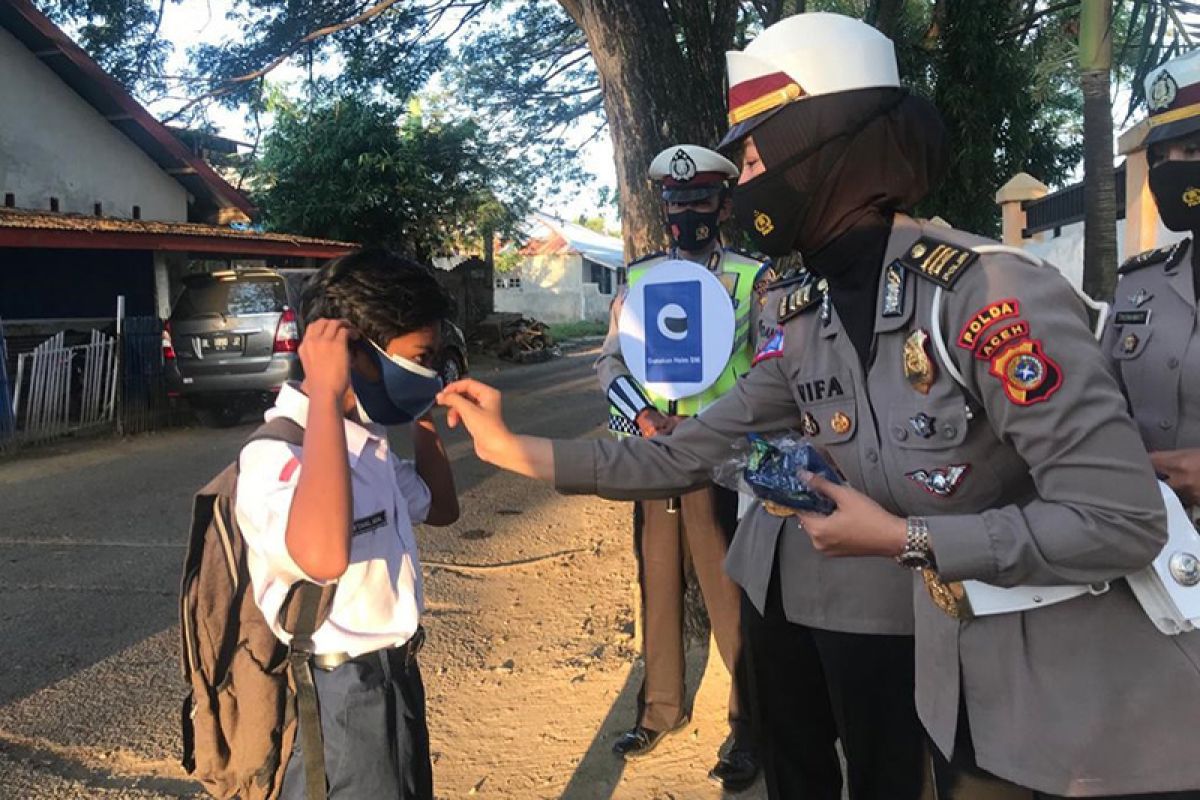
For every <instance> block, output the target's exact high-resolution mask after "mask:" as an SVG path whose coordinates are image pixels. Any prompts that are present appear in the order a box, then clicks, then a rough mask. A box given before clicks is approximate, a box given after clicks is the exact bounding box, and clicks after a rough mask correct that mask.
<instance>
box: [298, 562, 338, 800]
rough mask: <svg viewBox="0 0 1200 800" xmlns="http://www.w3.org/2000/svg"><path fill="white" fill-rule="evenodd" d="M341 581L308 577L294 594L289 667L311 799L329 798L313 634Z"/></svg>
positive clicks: (307, 792) (305, 792) (305, 773)
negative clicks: (329, 582)
mask: <svg viewBox="0 0 1200 800" xmlns="http://www.w3.org/2000/svg"><path fill="white" fill-rule="evenodd" d="M336 586H337V584H332V585H330V586H318V585H317V584H315V583H308V582H307V581H305V582H302V583H299V584H297V585H296V588H295V591H294V594H293V598H292V599H294V600H295V602H296V603H297V604H298V607H297V610H296V616H295V630H293V631H292V643H291V644H290V645H289V646H288V667H289V668H290V669H291V671H292V679H293V680H294V681H295V682H296V706H297V717H298V720H297V721H298V724H299V725H300V751H301V752H302V753H303V754H304V794H305V796H306V797H307V800H326V792H325V780H326V777H325V742H324V739H323V738H322V736H321V715H320V711H319V709H318V707H317V687H316V684H315V683H314V682H313V674H312V664H311V663H310V661H311V659H312V656H313V641H312V636H313V634H314V633H315V632H316V630H317V628H318V627H320V624H321V622H322V621H323V620H322V616H324V615H323V614H322V613H321V607H322V605H323V603H322V600H324V599H325V595H326V593H328V595H329V598H330V600H332V595H333V590H334V589H335V588H336Z"/></svg>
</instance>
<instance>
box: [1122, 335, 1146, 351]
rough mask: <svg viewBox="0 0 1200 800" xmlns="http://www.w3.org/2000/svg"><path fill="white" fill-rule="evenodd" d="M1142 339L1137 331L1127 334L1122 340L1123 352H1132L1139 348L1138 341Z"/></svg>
mask: <svg viewBox="0 0 1200 800" xmlns="http://www.w3.org/2000/svg"><path fill="white" fill-rule="evenodd" d="M1140 341H1141V340H1140V339H1138V335H1137V334H1136V333H1130V334H1127V335H1126V336H1125V338H1124V339H1122V340H1121V352H1123V353H1132V352H1133V351H1134V350H1137V346H1138V342H1140Z"/></svg>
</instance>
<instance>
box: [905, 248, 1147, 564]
mask: <svg viewBox="0 0 1200 800" xmlns="http://www.w3.org/2000/svg"><path fill="white" fill-rule="evenodd" d="M1008 298H1014V299H1016V300H1017V301H1018V302H1019V305H1020V308H1019V313H1018V319H1019V320H1023V321H1025V322H1027V323H1028V325H1029V335H1028V337H1027V338H1025V339H1023V340H1020V341H1018V342H1016V343H1015V345H1013V344H1010V345H1009V346H1008V347H1007V348H1005V349H1004V350H1002V351H1001V353H1005V354H1007V357H1006V356H1004V355H994V356H992V358H991V360H981V359H978V358H975V356H974V355H973V353H972V352H971V351H970V350H968V349H964V348H962V347H959V346H958V345H957V344H956V341H955V340H956V339H957V337H958V332H959V331H960V330H961V329H962V328H963V326H964V325H965V324H966V323H967V322H968V321H969V320H971V319H972V318H973V317H974V316H975V314H977V313H978V312H980V311H981V310H982V309H984V308H986V307H987V306H988V305H989V304H991V303H994V302H996V301H999V300H1003V299H1008ZM942 318H943V320H944V322H945V323H946V324H945V329H944V335H945V337H946V339H947V348H948V349H949V351H950V353H951V358H953V359H954V362H955V364H956V365H957V367H958V369H959V370H960V371H961V372H962V373H963V375H964V377H965V378H966V381H967V388H968V390H969V391H970V393H971V394H973V395H974V396H975V397H976V398H978V399H979V400H981V402H982V404H983V413H984V414H986V419H987V423H988V424H990V425H991V426H992V429H993V430H994V431H995V433H996V434H997V436H999V437H1000V438H1001V439H1002V440H1005V441H1010V442H1011V443H1012V444H1013V446H1014V447H1015V448H1016V450H1017V452H1018V453H1019V454H1020V456H1021V457H1022V458H1023V459H1024V461H1025V462H1026V463H1027V464H1028V465H1029V471H1030V474H1031V476H1032V478H1033V483H1034V487H1035V493H1034V495H1033V496H1031V497H1029V498H1028V499H1026V500H1024V501H1021V502H1018V503H1015V504H1012V505H1006V506H1002V507H999V508H994V509H991V510H988V511H984V512H982V513H979V514H948V515H942V516H933V517H930V518H929V529H930V536H931V539H932V543H933V551H934V557H935V559H936V561H937V567H938V572H939V573H940V574H941V576H942V578H943V579H945V580H961V579H968V578H973V579H977V580H982V581H985V582H987V583H991V584H995V585H997V586H1015V585H1021V584H1024V585H1035V586H1037V585H1059V584H1080V583H1094V582H1099V581H1106V580H1112V579H1115V578H1117V577H1120V576H1122V575H1126V574H1129V573H1130V572H1133V571H1136V570H1138V569H1140V568H1142V567H1145V566H1146V565H1147V564H1149V563H1150V561H1152V560H1153V559H1154V557H1155V556H1156V555H1157V554H1158V551H1159V550H1160V549H1161V548H1162V546H1163V544H1164V543H1165V542H1166V515H1165V512H1164V510H1163V506H1162V500H1161V498H1160V495H1159V492H1158V487H1157V485H1156V483H1155V478H1154V472H1153V470H1152V468H1151V466H1150V462H1149V459H1148V458H1147V456H1146V452H1145V449H1144V447H1143V446H1142V442H1141V439H1140V438H1139V436H1138V432H1137V430H1136V429H1135V427H1134V425H1133V422H1132V421H1131V420H1130V419H1129V416H1128V415H1127V414H1126V411H1125V401H1124V399H1123V398H1122V396H1121V393H1120V391H1119V390H1118V388H1117V385H1116V382H1115V381H1114V380H1113V377H1112V375H1111V374H1110V373H1109V370H1108V368H1107V366H1106V365H1105V362H1104V358H1103V357H1102V355H1101V353H1100V349H1099V347H1097V344H1096V341H1095V339H1094V337H1093V336H1092V333H1091V331H1090V330H1089V327H1088V323H1087V321H1086V320H1087V317H1086V313H1085V311H1084V307H1083V304H1082V303H1081V302H1080V300H1079V299H1078V297H1076V296H1075V294H1074V292H1073V291H1072V290H1071V288H1070V286H1069V285H1068V284H1067V282H1066V280H1065V279H1064V278H1063V277H1062V276H1061V275H1060V274H1059V273H1058V272H1057V271H1055V270H1053V269H1048V268H1045V267H1037V266H1033V265H1031V264H1028V263H1026V262H1024V261H1022V260H1020V259H1018V258H1014V257H1011V256H984V257H983V259H982V260H981V262H980V263H978V264H975V265H973V266H972V267H970V268H969V271H968V273H967V274H965V275H964V276H963V277H962V279H961V280H960V282H959V284H958V285H956V286H955V287H954V289H953V290H952V291H947V292H945V293H944V296H943V308H942ZM1021 354H1025V355H1027V356H1028V357H1026V358H1024V359H1022V360H1014V359H1017V358H1018V356H1019V355H1021ZM1006 359H1007V360H1006ZM1039 369H1041V370H1043V371H1044V372H1043V373H1042V375H1041V382H1040V383H1039V382H1038V378H1039ZM975 466H977V467H983V466H984V465H975Z"/></svg>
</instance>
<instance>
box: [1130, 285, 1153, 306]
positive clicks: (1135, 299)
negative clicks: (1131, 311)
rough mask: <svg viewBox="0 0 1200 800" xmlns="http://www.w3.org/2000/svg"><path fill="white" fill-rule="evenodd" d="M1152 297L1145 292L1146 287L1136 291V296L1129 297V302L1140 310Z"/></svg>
mask: <svg viewBox="0 0 1200 800" xmlns="http://www.w3.org/2000/svg"><path fill="white" fill-rule="evenodd" d="M1153 297H1154V295H1152V294H1150V292H1147V291H1146V287H1145V286H1143V287H1142V288H1140V289H1138V290H1137V293H1136V294H1133V295H1131V296H1130V298H1129V302H1131V303H1133V304H1134V305H1135V306H1137V307H1138V308H1141V307H1142V306H1143V305H1145V303H1146V301H1147V300H1150V299H1151V298H1153Z"/></svg>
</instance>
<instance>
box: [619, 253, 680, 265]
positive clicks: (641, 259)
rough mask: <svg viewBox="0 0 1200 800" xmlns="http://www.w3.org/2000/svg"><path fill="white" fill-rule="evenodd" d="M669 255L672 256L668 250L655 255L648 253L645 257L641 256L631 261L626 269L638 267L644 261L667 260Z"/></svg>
mask: <svg viewBox="0 0 1200 800" xmlns="http://www.w3.org/2000/svg"><path fill="white" fill-rule="evenodd" d="M668 255H670V254H669V253H668V252H667V251H666V250H657V251H655V252H653V253H647V254H646V255H644V256H639V257H638V258H635V259H634V260H633V261H630V262H629V263H628V264H626V265H625V266H626V267H636V266H637V265H638V264H641V263H642V262H643V261H649V260H650V259H652V258H666V257H667V256H668Z"/></svg>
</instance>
